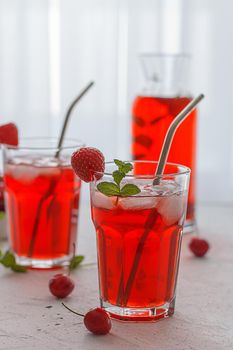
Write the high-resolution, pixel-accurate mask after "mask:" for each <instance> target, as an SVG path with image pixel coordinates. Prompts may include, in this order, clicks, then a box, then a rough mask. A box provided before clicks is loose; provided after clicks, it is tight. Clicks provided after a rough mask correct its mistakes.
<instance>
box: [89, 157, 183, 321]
mask: <svg viewBox="0 0 233 350" xmlns="http://www.w3.org/2000/svg"><path fill="white" fill-rule="evenodd" d="M132 165H133V170H132V171H131V172H130V173H129V174H128V175H127V176H126V177H125V178H124V179H123V180H122V185H121V186H123V185H125V184H134V185H137V186H138V187H139V189H140V191H141V192H140V193H138V194H137V195H134V196H124V197H122V196H116V195H115V196H111V195H109V196H106V195H104V194H103V193H101V192H99V190H98V188H97V186H98V184H100V183H101V182H103V181H104V182H106V181H107V182H113V177H112V172H113V171H114V170H116V168H115V166H114V163H106V170H105V173H104V174H101V176H102V178H101V179H99V178H100V174H96V180H95V181H93V182H92V183H91V185H90V191H91V208H92V220H93V223H94V225H95V229H96V235H97V252H98V268H99V290H100V300H101V307H103V308H105V309H106V310H107V311H108V312H110V314H111V315H112V317H115V318H118V319H121V320H133V321H135V320H136V321H137V320H157V319H159V318H163V317H167V316H170V315H172V314H173V313H174V307H175V297H176V281H177V274H178V266H179V256H180V246H181V238H182V230H183V223H184V220H185V216H186V207H187V193H188V185H189V175H190V170H189V169H188V168H187V167H184V166H181V165H175V164H169V163H168V164H167V165H166V167H165V172H164V175H162V176H160V177H158V184H157V185H155V186H153V180H154V178H155V176H154V174H155V170H156V167H157V162H152V161H151V162H149V161H138V162H132ZM97 179H98V180H97Z"/></svg>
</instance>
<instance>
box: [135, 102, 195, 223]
mask: <svg viewBox="0 0 233 350" xmlns="http://www.w3.org/2000/svg"><path fill="white" fill-rule="evenodd" d="M190 101H191V98H190V97H169V98H165V97H151V96H139V97H137V98H136V99H135V101H134V104H133V110H132V114H133V121H132V137H133V142H132V154H133V159H141V160H158V159H159V155H160V152H161V149H162V145H163V141H164V138H165V135H166V132H167V130H168V128H169V125H170V124H171V122H172V121H173V119H174V118H175V117H176V116H177V114H178V113H179V112H180V111H181V110H182V109H183V108H184V107H185V106H186V105H187V104H188V103H189V102H190ZM168 161H169V162H173V163H179V164H183V165H185V166H187V167H189V168H190V169H191V170H192V172H191V177H190V188H189V197H188V209H187V220H188V221H190V222H193V221H194V216H195V212H194V209H195V173H196V162H195V161H196V111H193V112H192V113H191V115H190V116H189V117H188V118H187V119H186V120H185V121H184V122H183V123H182V124H181V125H180V127H179V128H178V129H177V131H176V133H175V136H174V139H173V142H172V146H171V150H170V153H169V156H168Z"/></svg>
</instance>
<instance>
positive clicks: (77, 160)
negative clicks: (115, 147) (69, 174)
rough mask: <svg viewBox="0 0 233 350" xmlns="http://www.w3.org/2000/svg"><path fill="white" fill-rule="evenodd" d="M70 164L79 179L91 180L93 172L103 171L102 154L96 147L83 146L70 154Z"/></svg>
mask: <svg viewBox="0 0 233 350" xmlns="http://www.w3.org/2000/svg"><path fill="white" fill-rule="evenodd" d="M71 165H72V167H73V169H74V172H75V173H76V175H78V177H79V178H80V179H81V180H83V181H85V182H91V181H92V180H93V174H94V173H95V172H99V173H103V172H104V155H103V153H102V152H100V151H99V150H98V149H97V148H94V147H83V148H80V149H79V150H78V151H76V152H74V153H73V154H72V157H71ZM97 176H98V175H97ZM100 177H101V175H99V178H100Z"/></svg>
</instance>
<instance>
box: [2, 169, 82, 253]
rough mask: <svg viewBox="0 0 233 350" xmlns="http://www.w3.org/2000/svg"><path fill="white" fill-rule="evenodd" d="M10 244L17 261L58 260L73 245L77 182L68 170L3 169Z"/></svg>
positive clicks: (78, 191)
mask: <svg viewBox="0 0 233 350" xmlns="http://www.w3.org/2000/svg"><path fill="white" fill-rule="evenodd" d="M4 181H5V191H6V207H7V210H8V216H9V224H10V232H9V233H10V244H11V248H12V250H13V251H14V252H15V253H16V254H17V255H18V256H20V257H29V258H32V259H43V260H44V259H45V260H46V259H59V258H62V257H63V256H66V255H69V254H70V253H71V251H72V244H73V243H74V242H75V241H76V231H77V215H78V205H79V194H80V180H79V179H78V178H76V176H75V175H74V173H73V170H72V169H71V168H68V167H56V168H52V167H34V166H32V165H23V164H22V165H10V164H8V165H7V166H6V169H5V176H4Z"/></svg>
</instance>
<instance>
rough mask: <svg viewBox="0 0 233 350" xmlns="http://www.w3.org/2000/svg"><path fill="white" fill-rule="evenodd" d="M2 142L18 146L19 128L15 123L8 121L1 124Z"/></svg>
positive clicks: (0, 138) (0, 136) (0, 140)
mask: <svg viewBox="0 0 233 350" xmlns="http://www.w3.org/2000/svg"><path fill="white" fill-rule="evenodd" d="M0 143H1V144H5V145H10V146H18V143H19V137H18V129H17V126H16V125H15V124H13V123H8V124H3V125H0Z"/></svg>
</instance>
